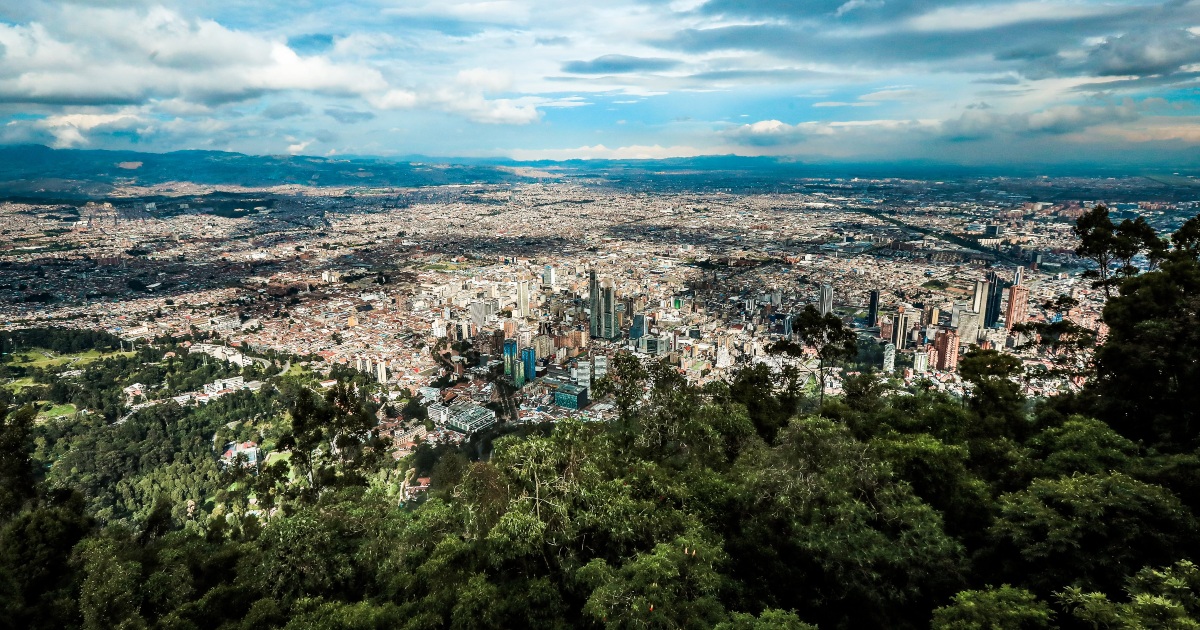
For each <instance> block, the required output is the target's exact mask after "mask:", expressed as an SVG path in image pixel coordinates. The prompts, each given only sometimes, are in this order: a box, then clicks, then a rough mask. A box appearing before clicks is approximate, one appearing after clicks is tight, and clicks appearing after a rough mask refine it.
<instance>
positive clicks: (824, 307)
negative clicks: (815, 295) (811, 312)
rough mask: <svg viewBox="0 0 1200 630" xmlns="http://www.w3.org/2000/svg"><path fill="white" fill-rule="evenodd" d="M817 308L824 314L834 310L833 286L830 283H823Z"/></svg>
mask: <svg viewBox="0 0 1200 630" xmlns="http://www.w3.org/2000/svg"><path fill="white" fill-rule="evenodd" d="M817 310H818V311H819V312H820V313H821V314H822V315H828V314H830V313H832V312H833V287H832V286H830V285H828V284H822V285H821V294H820V299H819V301H818V307H817Z"/></svg>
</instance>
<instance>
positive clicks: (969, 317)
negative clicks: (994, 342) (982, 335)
mask: <svg viewBox="0 0 1200 630" xmlns="http://www.w3.org/2000/svg"><path fill="white" fill-rule="evenodd" d="M979 324H980V319H979V313H977V312H975V311H963V312H961V313H959V314H958V338H959V340H960V341H961V342H962V343H965V344H968V345H975V344H977V343H979V330H980V328H979Z"/></svg>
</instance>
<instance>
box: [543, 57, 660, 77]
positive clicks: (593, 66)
mask: <svg viewBox="0 0 1200 630" xmlns="http://www.w3.org/2000/svg"><path fill="white" fill-rule="evenodd" d="M679 65H680V61H679V60H677V59H664V58H652V57H631V56H629V55H604V56H603V57H597V58H595V59H592V60H591V61H568V62H567V63H565V64H563V72H570V73H572V74H622V73H626V72H657V71H661V70H670V69H672V68H675V67H677V66H679Z"/></svg>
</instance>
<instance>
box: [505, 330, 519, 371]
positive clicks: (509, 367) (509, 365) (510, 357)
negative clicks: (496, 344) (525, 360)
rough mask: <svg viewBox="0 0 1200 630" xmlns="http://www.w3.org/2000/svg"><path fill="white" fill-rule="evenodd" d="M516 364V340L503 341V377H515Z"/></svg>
mask: <svg viewBox="0 0 1200 630" xmlns="http://www.w3.org/2000/svg"><path fill="white" fill-rule="evenodd" d="M517 362H518V359H517V340H516V339H505V340H504V375H505V376H510V377H511V376H515V375H516V373H517V369H516V364H517Z"/></svg>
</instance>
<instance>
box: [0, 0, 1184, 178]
mask: <svg viewBox="0 0 1200 630" xmlns="http://www.w3.org/2000/svg"><path fill="white" fill-rule="evenodd" d="M1001 6H1002V7H1003V10H1000V7H1001ZM1198 33H1200V2H1196V1H1195V0H1188V1H1178V0H1176V1H1172V2H1156V3H1139V2H1115V3H1099V2H1065V1H1054V2H1019V3H1004V4H1003V5H1000V4H999V3H994V2H978V3H969V4H963V3H957V2H922V3H916V2H882V1H880V2H875V1H864V0H849V1H846V2H842V1H840V0H839V1H835V2H817V3H803V4H802V5H797V6H791V5H789V4H786V3H774V2H765V1H761V2H730V1H726V0H709V1H707V2H704V1H678V2H652V1H647V0H631V1H629V2H616V3H604V4H597V3H587V4H574V3H573V4H571V5H570V6H560V5H556V4H551V3H542V2H509V1H495V2H442V3H426V4H420V3H399V2H367V3H360V4H358V5H356V6H354V7H344V6H334V5H332V4H323V3H303V4H302V5H296V6H293V5H290V4H285V3H270V2H267V3H258V2H256V3H247V2H228V3H215V2H193V3H178V2H171V1H167V2H163V3H141V2H138V3H131V4H129V5H127V6H123V7H105V6H96V5H95V4H94V3H87V2H66V3H50V2H44V1H35V2H29V3H23V4H21V5H17V6H6V7H3V8H0V50H2V51H3V54H2V55H0V119H2V120H3V122H4V124H3V126H2V129H3V131H0V143H4V144H20V143H36V144H45V145H48V146H53V147H59V148H98V149H137V150H144V151H151V152H161V151H172V150H181V149H211V150H229V151H239V152H244V153H251V154H303V155H323V156H339V155H377V156H406V155H429V156H459V157H485V156H486V157H508V158H514V159H519V160H533V159H575V158H659V157H690V156H697V155H727V154H736V155H746V156H757V155H768V156H789V157H795V158H797V159H804V160H814V161H821V160H827V161H854V160H867V161H873V160H889V161H903V160H939V161H944V162H951V163H963V164H985V163H986V164H1024V163H1031V162H1035V163H1056V162H1062V163H1071V162H1082V161H1090V162H1105V161H1116V162H1120V163H1122V164H1145V165H1152V166H1157V167H1164V168H1177V169H1178V168H1190V167H1193V166H1195V165H1196V162H1197V158H1196V157H1195V156H1196V153H1197V152H1196V151H1195V149H1196V145H1197V143H1200V134H1197V132H1196V129H1198V128H1200V125H1197V117H1196V114H1195V105H1196V102H1197V97H1196V90H1195V87H1196V85H1197V79H1198V77H1200V36H1198Z"/></svg>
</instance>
